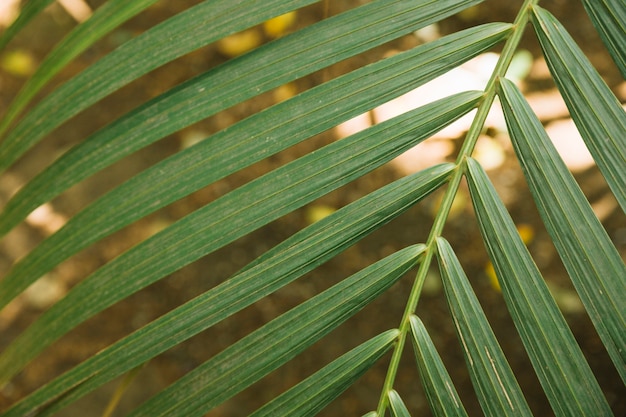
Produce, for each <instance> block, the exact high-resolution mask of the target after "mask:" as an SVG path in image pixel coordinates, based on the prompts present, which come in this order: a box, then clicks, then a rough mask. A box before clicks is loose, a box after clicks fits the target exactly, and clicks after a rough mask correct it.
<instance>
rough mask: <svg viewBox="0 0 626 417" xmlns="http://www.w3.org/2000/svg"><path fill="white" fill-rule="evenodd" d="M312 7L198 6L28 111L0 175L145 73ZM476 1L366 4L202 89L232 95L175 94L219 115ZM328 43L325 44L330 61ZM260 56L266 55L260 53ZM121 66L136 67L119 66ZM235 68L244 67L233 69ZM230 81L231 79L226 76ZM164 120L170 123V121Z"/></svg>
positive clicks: (223, 70)
mask: <svg viewBox="0 0 626 417" xmlns="http://www.w3.org/2000/svg"><path fill="white" fill-rule="evenodd" d="M312 2H314V0H289V1H284V0H269V1H266V2H263V3H259V2H257V1H255V0H245V1H239V2H232V1H230V0H219V1H205V2H203V3H200V4H198V5H196V6H194V7H192V8H190V9H188V10H186V11H184V12H182V13H180V14H178V15H177V16H174V17H172V18H170V19H168V20H167V21H165V22H163V23H162V24H160V25H157V26H155V27H154V28H152V29H151V30H149V31H147V32H145V33H144V34H142V35H141V36H139V37H137V38H135V39H133V40H131V41H129V42H127V43H125V44H123V45H122V46H120V47H119V48H118V49H117V50H115V51H114V52H112V53H111V54H109V55H107V56H106V57H105V58H103V59H102V60H100V61H98V63H96V64H94V65H92V66H91V67H89V68H88V69H87V70H85V71H83V72H82V73H80V74H79V75H78V76H76V77H74V78H73V79H72V80H71V81H69V82H68V83H66V84H64V85H63V86H62V87H61V88H59V89H57V90H56V91H55V92H53V93H52V94H50V95H48V96H47V97H46V98H45V99H44V100H43V101H42V102H41V103H39V105H37V107H35V108H34V109H33V110H32V111H30V112H29V113H28V114H27V115H26V116H25V117H24V118H23V119H22V121H21V122H20V123H19V124H18V125H17V126H16V127H15V128H14V129H13V130H12V131H11V132H10V133H9V134H8V135H7V137H6V138H5V139H4V141H3V142H2V143H0V172H1V171H3V170H4V169H6V168H7V167H8V166H9V165H11V164H12V163H13V162H14V161H16V160H17V159H18V158H19V157H20V156H21V155H22V154H23V153H24V152H26V151H27V150H28V149H29V148H30V147H31V146H33V145H34V144H35V143H37V142H38V141H39V140H40V139H42V138H43V137H44V136H45V135H46V134H48V133H49V132H51V131H52V130H53V129H54V128H56V127H57V126H59V125H60V124H61V123H63V122H64V121H66V120H68V119H69V118H70V117H72V116H74V115H75V114H77V113H78V112H80V111H81V110H83V109H85V108H87V107H88V106H90V105H92V104H94V103H95V102H97V101H98V100H99V99H101V98H103V97H105V96H106V95H108V94H110V93H112V92H113V91H115V90H117V89H119V88H121V87H122V86H124V85H125V84H127V83H129V82H130V81H132V80H134V79H135V78H137V77H139V76H141V75H143V74H145V73H146V72H148V71H150V70H152V69H155V68H157V67H159V66H161V65H163V64H165V63H167V62H169V61H171V60H174V59H176V58H178V57H179V56H181V55H183V54H186V53H188V52H191V51H193V50H195V49H197V48H200V47H201V46H204V45H206V44H208V43H211V42H214V41H216V40H218V39H220V38H223V37H225V36H227V35H229V34H232V33H234V32H237V31H240V30H244V29H246V28H248V27H250V26H253V25H255V24H258V23H261V22H263V21H265V20H267V19H269V18H271V17H274V16H277V15H280V14H282V13H286V12H288V11H290V10H293V9H295V8H297V7H302V6H304V5H306V4H309V3H312ZM477 2H478V0H464V1H463V0H445V1H442V2H440V3H439V4H438V5H436V6H435V5H433V4H430V3H428V2H418V3H415V2H412V1H407V0H394V1H391V2H390V1H385V2H382V1H378V2H372V3H369V4H366V5H365V6H362V7H359V8H356V9H354V10H352V11H350V12H346V13H344V14H342V15H338V16H335V17H333V18H330V19H327V20H325V21H322V22H320V23H319V24H317V25H314V26H311V27H309V28H308V29H304V30H301V31H298V32H296V33H294V34H293V35H291V36H287V37H284V38H281V39H279V40H277V41H275V42H272V43H270V44H267V45H266V46H264V47H261V48H259V49H258V50H255V51H253V52H251V53H249V54H247V55H245V56H242V57H241V58H240V59H237V60H233V61H230V62H229V63H227V64H225V65H224V66H222V67H220V68H219V69H216V71H219V73H220V74H221V79H220V80H215V79H211V80H210V81H209V85H211V86H215V85H217V86H221V85H226V86H229V87H230V88H235V89H236V91H237V94H234V93H233V92H228V93H226V94H224V96H223V98H222V99H221V100H219V99H218V97H217V96H216V94H215V93H214V92H213V91H212V90H211V89H207V88H206V86H204V88H202V87H198V86H191V87H190V86H189V85H188V84H189V82H188V83H184V84H183V85H181V86H179V87H178V90H180V89H185V93H186V94H187V95H189V94H191V95H193V96H194V100H195V107H197V108H201V107H202V104H203V103H202V101H200V99H198V98H196V96H197V95H198V94H199V93H204V94H202V95H203V97H204V101H207V102H210V103H214V105H217V106H219V107H220V108H222V109H223V108H227V107H229V106H231V105H233V104H235V103H238V102H241V101H243V100H245V99H246V98H249V97H252V96H254V95H258V94H260V93H261V92H264V91H267V90H269V89H271V88H273V87H277V86H279V85H281V84H285V83H286V82H289V81H291V80H294V79H296V78H299V77H302V76H304V75H306V74H309V73H311V72H313V71H315V70H318V69H320V68H324V67H326V66H328V65H330V64H332V63H334V62H338V61H340V60H342V59H345V58H348V57H350V56H352V55H354V54H357V53H359V52H363V51H365V50H367V49H369V48H372V47H374V46H377V45H380V44H382V43H384V42H386V41H390V40H392V39H394V38H397V37H398V36H401V35H403V34H406V33H408V32H410V31H411V30H416V29H419V28H420V27H423V26H426V25H428V24H430V23H433V22H435V21H437V20H440V19H442V18H444V17H446V16H449V15H450V14H452V13H454V12H455V11H458V10H459V9H461V8H462V7H465V6H467V5H468V4H472V3H477ZM206 27H210V28H211V30H206V29H205V28H206ZM328 43H332V45H333V48H332V50H331V51H332V53H330V54H329V53H328V51H329V48H328V46H327V44H328ZM305 45H306V46H305ZM267 49H269V50H270V52H266V50H267ZM287 51H289V52H287ZM286 53H288V55H287V56H286ZM259 54H261V57H260V58H262V60H259V58H258V57H259ZM129 60H133V62H135V63H136V64H135V65H133V66H131V67H127V63H128V61H129ZM242 61H243V62H245V63H244V64H238V63H240V62H242ZM232 65H235V68H232V67H231V66H232ZM238 65H243V67H244V68H245V69H244V71H245V72H244V73H243V74H239V73H238V70H237V66H238ZM233 74H239V76H238V77H233ZM259 74H270V76H267V75H266V76H265V77H263V76H259ZM281 74H282V76H281ZM246 75H247V77H246ZM240 77H241V78H240ZM263 79H265V82H264V81H262V80H263ZM193 82H194V81H190V83H193ZM215 111H219V110H215ZM204 113H205V115H204V117H208V116H209V115H210V113H209V114H206V112H204ZM189 116H191V117H193V116H192V115H189ZM163 121H164V120H162V119H161V122H163ZM166 121H167V122H168V123H174V122H173V121H171V120H170V119H167V120H166ZM158 122H159V118H157V119H152V123H153V124H154V123H158ZM178 123H181V124H182V126H185V123H187V121H186V120H185V119H183V120H179V121H178ZM189 123H191V122H189ZM182 126H181V127H182ZM153 128H154V126H153ZM125 129H127V128H125ZM123 130H124V129H123ZM123 130H122V131H123ZM142 131H143V130H142Z"/></svg>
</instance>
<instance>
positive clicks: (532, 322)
mask: <svg viewBox="0 0 626 417" xmlns="http://www.w3.org/2000/svg"><path fill="white" fill-rule="evenodd" d="M517 110H518V111H520V109H519V108H518V109H517ZM467 161H468V162H467V164H468V165H467V166H468V171H467V181H468V184H469V188H470V194H471V197H472V203H473V205H474V211H475V213H476V216H477V219H478V224H479V225H480V230H481V233H482V235H483V241H484V242H485V246H486V248H487V252H488V254H489V257H490V258H491V262H492V263H493V265H494V268H495V271H496V274H497V277H498V281H499V283H500V287H501V288H502V294H503V296H504V300H505V302H506V304H507V307H508V309H509V312H510V314H511V318H512V319H513V322H514V323H515V327H516V328H517V331H518V333H519V335H520V337H521V339H522V343H523V344H524V347H525V349H526V352H527V353H528V356H529V358H530V361H531V363H532V365H533V368H534V369H535V372H536V373H537V377H538V378H539V382H540V383H541V386H542V387H543V390H544V392H545V393H546V396H547V397H548V401H549V402H550V404H551V406H552V409H553V410H554V413H555V414H556V415H569V416H582V415H607V416H608V415H612V413H611V409H610V408H609V406H608V404H607V402H606V399H605V398H604V396H603V394H602V390H601V389H600V387H599V386H598V383H597V381H596V379H595V377H594V375H593V373H592V372H591V369H590V368H589V365H588V364H587V362H586V361H585V358H584V356H583V354H582V352H581V351H580V348H579V347H578V345H577V344H576V339H574V336H573V335H572V333H571V331H570V329H569V328H568V327H567V322H566V321H565V319H564V318H563V316H562V315H561V312H560V311H559V309H558V307H557V305H556V302H555V301H554V299H553V298H552V296H551V295H550V292H549V290H548V287H547V286H546V283H545V281H544V279H543V277H542V276H541V274H540V273H539V270H538V269H537V266H536V265H535V263H534V262H533V260H532V258H531V256H530V254H529V253H528V250H527V249H526V246H525V245H524V242H522V239H521V238H520V236H519V234H518V233H517V230H516V228H515V224H514V223H513V220H512V219H511V217H510V216H509V214H508V212H507V211H506V208H505V207H504V205H503V203H502V201H501V200H500V198H499V197H498V195H497V194H496V191H495V189H494V188H493V185H492V184H491V182H490V181H489V178H488V177H487V174H486V173H485V172H484V171H483V169H482V167H481V166H480V165H479V164H478V162H476V161H475V160H473V159H471V158H469V159H468V160H467Z"/></svg>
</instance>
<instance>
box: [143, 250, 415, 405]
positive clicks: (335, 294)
mask: <svg viewBox="0 0 626 417" xmlns="http://www.w3.org/2000/svg"><path fill="white" fill-rule="evenodd" d="M420 253H421V250H420V249H419V248H416V247H409V248H407V249H405V250H402V251H399V252H397V253H396V254H394V255H391V256H389V257H387V258H385V259H383V260H381V261H379V262H377V263H375V264H373V265H371V266H370V267H368V268H365V269H364V270H362V271H361V272H359V273H357V274H355V275H353V276H352V277H350V278H348V279H346V280H344V281H343V282H341V283H339V284H336V285H335V286H334V287H332V288H330V289H329V290H326V291H325V292H323V293H322V294H320V295H318V296H316V297H313V298H312V299H310V300H308V301H305V302H304V303H302V304H300V305H299V306H298V307H295V308H294V309H292V310H290V311H289V312H287V313H285V314H283V315H282V316H280V317H278V318H277V319H274V320H273V321H271V322H270V323H268V324H266V325H265V326H263V327H262V328H260V329H259V330H257V331H255V332H254V333H251V334H250V335H248V336H246V337H245V338H243V339H241V340H240V341H238V342H236V343H235V344H233V345H231V346H230V347H228V348H227V349H226V350H224V351H223V352H221V353H220V354H218V355H216V356H214V357H213V358H212V359H210V360H209V361H207V362H205V363H204V364H202V365H200V366H199V367H197V368H196V369H194V370H193V371H192V372H190V373H188V374H187V375H185V376H184V377H183V378H181V379H180V380H178V381H177V382H175V383H174V384H172V385H170V386H169V387H168V388H167V389H165V390H164V391H163V392H161V393H160V394H159V395H158V396H155V397H153V398H152V399H151V400H148V401H147V402H146V403H144V404H143V405H142V406H141V407H139V408H138V409H136V410H135V411H134V412H133V413H132V414H131V415H149V416H201V415H204V414H205V413H206V412H207V411H208V410H210V409H211V408H212V407H215V406H216V405H218V404H220V403H221V402H222V401H224V400H226V399H227V398H229V397H230V396H232V395H234V394H235V393H237V392H238V391H240V390H241V389H243V388H244V387H246V386H248V385H250V384H252V383H253V382H255V381H257V380H258V379H260V378H261V377H263V376H265V375H266V374H267V373H269V372H270V371H272V370H274V369H275V368H277V367H278V366H280V365H281V364H282V363H284V362H286V361H288V360H289V359H291V358H293V357H294V356H296V355H297V354H298V353H300V352H301V351H302V350H304V349H305V348H306V347H308V346H310V345H311V344H312V343H313V342H315V341H316V340H318V339H320V338H321V337H323V336H324V335H325V334H327V333H328V332H329V331H331V330H332V329H334V328H335V327H337V326H338V325H339V324H341V323H343V322H344V321H345V320H346V319H347V318H348V317H350V316H351V315H353V314H354V313H356V312H357V311H359V310H360V309H361V308H362V307H364V306H365V305H367V304H368V303H369V302H370V301H371V300H372V299H374V298H375V297H376V296H378V295H379V294H381V293H382V292H383V291H385V290H386V289H387V288H389V287H390V286H391V285H392V284H393V283H395V282H396V281H397V280H398V279H399V278H400V277H401V276H402V275H404V274H405V273H406V272H407V271H408V270H409V269H410V268H411V267H413V266H414V265H415V264H416V263H417V260H418V255H419V254H420ZM252 348H254V352H255V353H254V354H253V355H251V354H250V352H251V351H252ZM232 364H236V366H232Z"/></svg>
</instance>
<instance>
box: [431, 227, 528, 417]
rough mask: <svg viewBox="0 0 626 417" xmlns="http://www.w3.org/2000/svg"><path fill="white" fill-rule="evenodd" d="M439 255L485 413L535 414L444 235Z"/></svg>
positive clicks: (451, 306) (459, 332) (462, 341)
mask: <svg viewBox="0 0 626 417" xmlns="http://www.w3.org/2000/svg"><path fill="white" fill-rule="evenodd" d="M437 255H438V256H437V260H438V261H439V269H440V270H441V279H442V282H443V286H444V290H445V293H446V299H447V300H448V307H449V308H450V311H451V314H452V319H453V320H454V323H455V326H456V331H457V335H458V337H459V340H460V342H461V344H462V346H463V353H464V355H465V360H466V363H467V367H468V370H469V373H470V377H471V379H472V385H473V386H474V391H475V392H476V395H477V396H478V401H479V402H480V405H481V408H482V409H483V412H484V413H485V415H488V416H519V415H526V416H532V412H531V411H530V408H529V407H528V404H527V403H526V399H525V398H524V395H523V394H522V391H521V389H520V387H519V385H518V383H517V380H516V379H515V375H514V374H513V371H512V370H511V368H510V366H509V364H508V362H507V360H506V358H505V357H504V353H503V352H502V349H501V348H500V345H499V343H498V341H497V339H496V337H495V335H494V334H493V331H492V330H491V327H490V325H489V322H488V321H487V317H485V313H484V312H483V310H482V308H481V307H480V304H479V302H478V299H477V298H476V295H475V294H474V291H473V290H472V287H471V286H470V283H469V281H468V279H467V276H466V275H465V272H464V271H463V268H462V267H461V264H460V263H459V260H458V259H457V257H456V255H455V253H454V251H453V249H452V247H451V246H450V244H449V243H448V242H447V241H446V240H445V239H444V238H437Z"/></svg>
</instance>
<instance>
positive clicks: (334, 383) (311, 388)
mask: <svg viewBox="0 0 626 417" xmlns="http://www.w3.org/2000/svg"><path fill="white" fill-rule="evenodd" d="M398 334H399V332H398V330H388V331H387V332H385V333H382V334H380V335H378V336H376V337H374V338H372V339H370V340H368V341H367V342H365V343H363V344H362V345H360V346H358V347H356V348H354V349H353V350H351V351H350V352H348V353H346V354H345V355H343V356H341V357H340V358H339V359H337V360H335V361H334V362H332V363H331V364H330V365H327V366H326V367H324V368H323V369H322V370H320V371H318V372H316V373H315V374H314V375H312V376H310V377H309V378H307V379H306V380H304V381H302V382H301V383H299V384H298V385H296V386H295V387H293V388H291V389H290V390H289V391H287V392H285V393H284V394H282V395H280V396H278V397H276V398H275V399H273V400H272V401H271V402H269V403H267V404H266V405H264V406H263V407H262V408H260V409H258V410H257V411H255V412H254V413H253V414H251V417H263V416H266V417H274V416H294V417H295V416H297V417H304V416H314V415H315V414H317V413H318V412H319V411H320V410H322V409H323V408H324V407H325V406H326V405H328V404H329V403H330V402H331V401H332V400H334V399H335V398H336V397H337V396H339V394H341V393H342V392H343V391H344V390H345V389H346V388H348V387H349V386H351V385H352V384H353V383H354V382H355V381H356V380H357V379H358V378H359V377H361V375H363V374H364V373H365V371H367V370H368V369H370V368H371V367H372V366H373V365H374V364H375V363H376V361H378V359H380V358H381V357H382V356H383V355H384V354H385V352H387V351H388V350H389V349H390V348H391V346H393V342H394V341H395V340H396V338H397V337H398Z"/></svg>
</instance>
